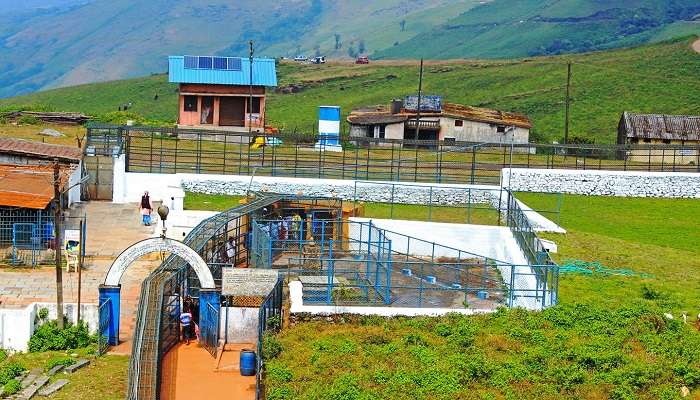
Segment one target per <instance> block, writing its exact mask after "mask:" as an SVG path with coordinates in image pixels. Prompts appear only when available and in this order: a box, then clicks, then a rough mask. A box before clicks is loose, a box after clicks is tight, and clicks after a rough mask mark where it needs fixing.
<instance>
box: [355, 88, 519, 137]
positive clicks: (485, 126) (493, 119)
mask: <svg viewBox="0 0 700 400" xmlns="http://www.w3.org/2000/svg"><path fill="white" fill-rule="evenodd" d="M427 100H428V103H429V104H431V105H430V106H429V107H424V106H423V105H422V104H421V113H420V130H419V135H418V138H416V125H417V124H418V120H417V117H418V113H417V106H415V105H414V104H417V103H416V102H415V101H413V100H412V98H411V97H408V98H406V100H405V101H400V100H399V101H397V100H394V101H393V102H392V104H391V105H390V106H383V105H380V106H374V107H367V108H362V109H357V110H353V111H352V112H351V113H350V115H349V116H348V118H347V121H348V122H349V123H350V136H351V137H367V138H375V139H406V140H415V139H418V140H444V141H458V142H474V143H510V142H511V141H514V142H515V143H516V144H517V143H527V142H528V139H529V136H530V128H531V127H532V124H531V123H530V120H529V119H528V117H527V116H525V115H523V114H518V113H511V112H502V111H498V110H491V109H486V108H478V107H470V106H465V105H460V104H452V103H442V102H441V101H440V100H439V98H438V99H435V98H433V99H431V98H430V97H428V99H427ZM421 103H422V101H421ZM378 143H379V144H381V142H380V141H378Z"/></svg>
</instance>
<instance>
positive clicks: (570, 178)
mask: <svg viewBox="0 0 700 400" xmlns="http://www.w3.org/2000/svg"><path fill="white" fill-rule="evenodd" d="M512 171H513V175H512V177H510V178H509V173H510V171H509V170H508V169H504V170H503V171H502V173H501V177H502V180H501V182H503V186H504V187H510V188H512V189H513V190H514V191H516V192H519V191H522V192H551V193H570V194H581V195H594V196H620V197H666V198H700V173H697V174H695V173H679V172H643V171H590V170H585V171H584V170H561V169H513V170H512Z"/></svg>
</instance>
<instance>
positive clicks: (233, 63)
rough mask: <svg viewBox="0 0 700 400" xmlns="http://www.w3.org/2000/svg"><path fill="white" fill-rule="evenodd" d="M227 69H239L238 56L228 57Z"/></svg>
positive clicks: (239, 60)
mask: <svg viewBox="0 0 700 400" xmlns="http://www.w3.org/2000/svg"><path fill="white" fill-rule="evenodd" d="M228 69H229V71H240V70H241V59H240V58H238V57H230V58H229V59H228Z"/></svg>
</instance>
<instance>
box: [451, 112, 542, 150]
mask: <svg viewBox="0 0 700 400" xmlns="http://www.w3.org/2000/svg"><path fill="white" fill-rule="evenodd" d="M456 120H457V119H456V118H450V117H441V118H440V139H444V138H445V137H451V138H455V139H456V140H457V141H465V142H476V143H510V142H511V141H514V142H515V143H516V144H525V143H527V142H528V140H529V137H530V130H529V129H527V128H520V127H513V130H510V129H508V132H506V133H499V132H498V131H497V125H496V124H487V123H483V122H475V121H468V120H462V121H463V124H462V126H455V121H456ZM508 128H510V127H508Z"/></svg>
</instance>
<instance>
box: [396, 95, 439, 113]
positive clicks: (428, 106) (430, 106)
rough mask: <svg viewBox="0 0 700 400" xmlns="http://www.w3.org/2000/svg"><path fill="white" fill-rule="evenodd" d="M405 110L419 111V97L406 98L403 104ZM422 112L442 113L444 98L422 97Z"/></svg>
mask: <svg viewBox="0 0 700 400" xmlns="http://www.w3.org/2000/svg"><path fill="white" fill-rule="evenodd" d="M403 108H404V109H406V110H409V111H417V110H418V96H406V99H404V102H403ZM420 110H421V112H423V111H425V112H440V111H442V97H440V96H421V98H420Z"/></svg>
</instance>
